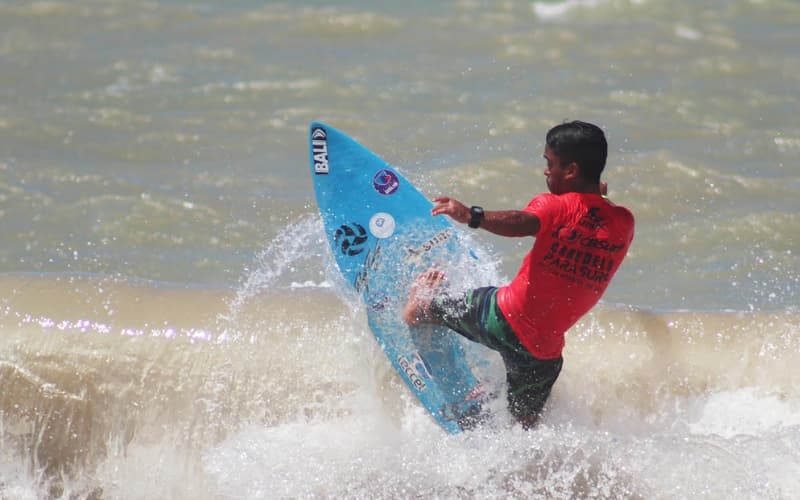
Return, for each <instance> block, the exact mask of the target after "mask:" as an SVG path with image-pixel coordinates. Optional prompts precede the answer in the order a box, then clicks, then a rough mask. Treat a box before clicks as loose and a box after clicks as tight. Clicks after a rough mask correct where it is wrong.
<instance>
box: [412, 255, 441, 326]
mask: <svg viewBox="0 0 800 500" xmlns="http://www.w3.org/2000/svg"><path fill="white" fill-rule="evenodd" d="M444 279H445V276H444V273H443V272H442V271H439V270H437V269H428V270H427V271H425V272H424V273H422V274H420V275H419V276H417V279H416V281H415V282H414V284H413V285H411V291H410V292H409V294H408V302H407V303H406V308H405V310H404V311H403V320H404V321H405V322H406V324H408V326H416V325H419V324H420V323H425V322H426V321H427V320H429V319H430V307H431V300H432V299H433V292H435V291H436V290H437V289H438V288H439V287H440V286H441V284H442V282H444Z"/></svg>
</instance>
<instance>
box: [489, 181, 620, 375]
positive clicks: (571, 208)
mask: <svg viewBox="0 0 800 500" xmlns="http://www.w3.org/2000/svg"><path fill="white" fill-rule="evenodd" d="M524 210H525V211H526V212H529V213H531V214H534V215H535V216H537V217H538V218H539V221H540V223H541V227H540V229H539V233H538V234H537V235H536V241H535V242H534V243H533V248H532V249H531V251H530V252H528V254H527V255H526V256H525V258H524V259H523V261H522V267H520V269H519V271H518V272H517V276H516V277H515V278H514V279H513V281H511V283H509V284H508V285H507V286H504V287H501V288H500V289H499V290H498V293H497V302H498V305H499V307H500V310H501V311H502V312H503V314H504V315H505V317H506V319H507V320H508V322H509V324H511V327H512V328H513V329H514V332H515V333H516V334H517V337H519V340H520V342H521V343H522V345H524V346H525V347H526V348H527V349H528V350H529V351H531V353H533V355H534V356H536V357H537V358H540V359H553V358H557V357H559V356H560V355H561V351H562V350H563V349H564V333H565V332H566V331H567V330H568V329H569V328H570V327H571V326H572V325H574V324H575V322H576V321H578V319H579V318H580V317H581V316H583V315H584V314H586V313H587V312H588V311H589V309H591V308H592V307H593V306H594V305H595V304H596V303H597V301H598V300H600V296H601V295H603V292H604V291H605V289H606V287H608V283H609V282H610V281H611V278H612V277H613V276H614V273H616V272H617V269H618V268H619V265H620V263H622V259H623V258H624V257H625V254H626V253H627V252H628V247H630V244H631V241H632V240H633V215H632V214H631V213H630V211H628V209H626V208H624V207H620V206H616V205H614V204H613V203H611V202H609V201H608V200H606V199H605V198H603V197H602V196H600V195H597V194H586V193H566V194H562V195H554V194H550V193H545V194H541V195H539V196H537V197H536V198H534V199H533V200H531V202H530V203H528V206H527V207H525V209H524Z"/></svg>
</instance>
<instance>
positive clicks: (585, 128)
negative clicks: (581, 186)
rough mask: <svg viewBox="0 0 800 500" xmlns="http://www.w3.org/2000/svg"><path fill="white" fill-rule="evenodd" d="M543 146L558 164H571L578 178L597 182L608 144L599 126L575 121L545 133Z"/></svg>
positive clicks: (604, 164)
mask: <svg viewBox="0 0 800 500" xmlns="http://www.w3.org/2000/svg"><path fill="white" fill-rule="evenodd" d="M547 145H548V146H549V147H550V149H551V150H553V152H554V153H555V154H556V155H558V157H559V159H561V163H562V164H568V163H572V162H575V163H577V164H578V171H579V172H580V176H581V177H583V178H584V179H586V180H587V181H589V182H596V183H599V182H600V174H602V173H603V169H604V168H605V166H606V158H607V157H608V143H607V142H606V136H605V134H604V133H603V130H602V129H601V128H600V127H598V126H597V125H594V124H591V123H587V122H582V121H578V120H575V121H571V122H565V123H562V124H560V125H556V126H555V127H553V128H551V129H550V130H549V131H548V132H547Z"/></svg>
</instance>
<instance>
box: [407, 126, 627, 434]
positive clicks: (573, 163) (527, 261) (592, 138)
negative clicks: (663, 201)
mask: <svg viewBox="0 0 800 500" xmlns="http://www.w3.org/2000/svg"><path fill="white" fill-rule="evenodd" d="M607 155H608V144H607V143H606V138H605V134H603V131H602V130H601V129H600V128H599V127H597V126H596V125H593V124H591V123H586V122H581V121H573V122H568V123H563V124H560V125H557V126H555V127H553V128H552V129H550V131H549V132H548V133H547V138H546V146H545V149H544V158H545V160H547V167H546V168H545V170H544V175H545V177H546V179H547V187H548V189H549V190H550V193H543V194H540V195H538V196H536V197H535V198H533V200H531V201H530V203H528V205H527V206H526V207H525V208H524V209H523V210H497V211H494V210H493V211H489V210H486V211H484V210H483V209H482V208H481V207H477V206H473V207H467V206H466V205H464V204H463V203H461V202H460V201H458V200H455V199H453V198H449V197H446V196H439V197H437V198H435V199H434V202H435V205H434V207H433V209H432V210H431V214H432V215H442V214H444V215H448V216H450V217H451V218H452V219H453V220H455V221H457V222H460V223H462V224H469V226H470V227H472V228H478V227H481V228H483V229H485V230H487V231H489V232H491V233H494V234H497V235H500V236H509V237H520V236H534V237H536V239H535V241H534V243H533V247H532V248H531V250H530V252H528V254H527V255H526V256H525V258H524V259H523V261H522V265H521V267H520V269H519V271H518V272H517V276H516V277H515V278H514V279H513V280H512V281H511V283H509V284H508V285H506V286H502V287H499V288H498V287H484V288H478V289H476V290H469V291H467V292H466V293H464V294H461V295H449V294H447V293H446V292H444V291H443V288H442V287H441V285H442V283H443V281H444V279H445V277H444V274H443V273H442V272H441V271H437V270H435V269H432V270H429V271H427V272H425V273H423V274H422V275H420V276H419V278H418V279H417V282H416V283H415V285H414V287H412V290H411V294H410V296H409V300H408V304H407V306H406V309H405V311H404V319H405V321H406V323H408V324H409V325H410V326H414V325H417V324H420V323H434V324H440V325H445V326H447V327H449V328H451V329H452V330H454V331H456V332H458V333H460V334H461V335H463V336H465V337H467V338H468V339H470V340H472V341H475V342H480V343H481V344H484V345H486V346H488V347H490V348H491V349H494V350H496V351H498V352H499V353H500V355H501V356H502V358H503V362H504V363H505V367H506V380H507V384H508V402H509V410H510V412H511V414H512V415H513V416H514V417H515V418H516V419H517V420H518V421H519V422H520V423H521V424H522V425H523V427H525V428H529V427H531V426H532V425H533V424H534V423H535V422H536V420H537V418H538V416H539V414H540V412H541V410H542V407H543V406H544V403H545V401H546V400H547V398H548V396H549V395H550V390H551V389H552V387H553V384H554V383H555V381H556V379H557V378H558V374H559V373H560V372H561V364H562V358H561V351H562V350H563V348H564V334H565V333H566V331H567V330H568V329H569V328H570V327H571V326H572V325H574V324H575V322H576V321H578V319H579V318H580V317H581V316H583V315H584V314H586V313H587V312H588V311H589V310H590V309H591V308H592V307H593V306H594V305H595V304H596V303H597V302H598V301H599V300H600V297H601V296H602V294H603V292H604V291H605V289H606V288H607V287H608V284H609V282H610V281H611V278H612V277H613V276H614V273H616V271H617V269H618V268H619V265H620V264H621V263H622V259H623V258H624V257H625V255H626V253H627V251H628V247H629V246H630V244H631V241H632V240H633V226H634V221H633V215H632V214H631V213H630V212H629V211H628V210H627V209H626V208H624V207H621V206H617V205H614V204H613V203H611V202H610V201H608V199H607V198H606V197H605V196H604V194H605V183H602V182H601V181H600V175H601V174H602V172H603V169H604V168H605V164H606V157H607Z"/></svg>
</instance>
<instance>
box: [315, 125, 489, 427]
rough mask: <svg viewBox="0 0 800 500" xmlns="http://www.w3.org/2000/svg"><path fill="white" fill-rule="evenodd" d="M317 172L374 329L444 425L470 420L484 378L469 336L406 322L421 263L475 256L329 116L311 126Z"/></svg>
mask: <svg viewBox="0 0 800 500" xmlns="http://www.w3.org/2000/svg"><path fill="white" fill-rule="evenodd" d="M309 147H310V157H311V176H312V178H313V181H314V190H315V193H316V198H317V204H318V206H319V212H320V215H321V217H322V221H323V224H324V227H325V232H326V234H327V238H328V243H329V244H330V248H331V251H332V253H333V256H334V258H335V260H336V263H337V265H338V267H339V270H340V271H341V273H342V275H343V276H344V278H345V280H346V281H347V282H349V283H350V284H351V285H352V286H353V287H354V288H355V289H356V290H357V291H358V292H359V294H360V295H361V297H362V298H363V300H364V303H365V306H366V311H367V319H368V323H369V326H370V329H371V330H372V332H373V333H374V334H375V338H376V339H377V341H378V343H379V344H380V346H381V348H382V349H383V351H384V352H385V353H386V355H387V357H388V358H389V360H390V361H391V363H392V365H393V366H394V368H395V369H396V370H397V372H398V373H399V374H400V376H401V377H402V378H403V380H404V381H405V382H406V384H407V385H408V387H409V388H410V389H411V391H412V392H413V393H414V395H416V397H417V398H418V399H419V401H420V402H421V403H422V404H423V405H424V407H425V408H426V409H427V410H428V411H429V412H430V414H431V415H432V416H433V417H434V418H435V419H436V421H437V422H438V423H439V424H440V425H441V426H442V427H443V428H444V429H445V430H447V431H448V432H450V433H458V432H461V431H462V430H464V429H467V428H469V427H471V426H472V425H474V423H475V421H476V420H477V418H479V416H480V415H481V400H482V398H483V397H484V396H485V393H486V386H485V385H484V383H483V381H482V380H480V376H479V370H475V369H474V368H475V367H474V366H471V365H470V358H469V357H468V356H467V353H466V351H465V342H466V341H464V340H462V339H460V337H459V336H458V335H456V334H454V333H452V332H449V331H448V330H447V329H445V328H439V327H436V328H434V327H415V328H409V327H408V326H407V325H406V324H405V322H404V321H403V319H402V311H403V308H404V306H405V303H406V300H407V298H408V292H409V289H410V287H411V284H412V283H413V281H414V280H415V278H416V277H417V276H418V275H419V274H420V273H421V272H423V271H425V270H427V269H429V268H431V267H437V268H439V269H446V268H447V266H448V265H459V266H462V267H463V266H465V265H474V264H475V257H474V254H473V253H472V252H471V251H470V249H469V247H468V246H467V245H466V244H465V243H464V242H462V241H460V240H459V236H458V232H457V231H455V229H454V228H453V227H452V225H451V224H450V222H449V221H448V220H447V219H446V218H445V217H433V216H431V214H430V210H431V207H432V203H431V202H430V201H429V200H428V199H427V198H426V197H425V196H424V195H423V194H422V193H420V192H419V190H417V189H416V188H415V187H414V186H413V185H412V184H411V183H410V182H409V181H408V180H407V179H406V178H405V177H403V176H402V175H401V174H400V173H399V172H398V171H397V170H395V169H394V168H392V167H391V166H390V165H389V164H387V163H386V162H385V161H384V160H382V159H381V158H379V157H378V156H377V155H375V154H374V153H373V152H371V151H370V150H368V149H367V148H365V147H363V146H362V145H360V144H359V143H357V142H356V141H354V140H353V139H351V138H350V137H348V136H347V135H345V134H344V133H342V132H340V131H339V130H336V129H335V128H333V127H330V126H328V125H325V124H323V123H318V122H314V123H312V124H311V127H310V136H309Z"/></svg>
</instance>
